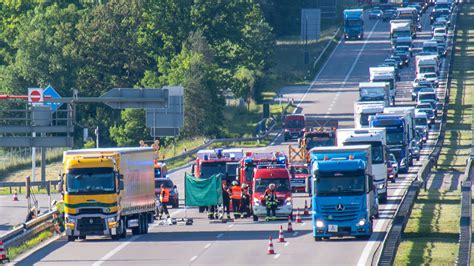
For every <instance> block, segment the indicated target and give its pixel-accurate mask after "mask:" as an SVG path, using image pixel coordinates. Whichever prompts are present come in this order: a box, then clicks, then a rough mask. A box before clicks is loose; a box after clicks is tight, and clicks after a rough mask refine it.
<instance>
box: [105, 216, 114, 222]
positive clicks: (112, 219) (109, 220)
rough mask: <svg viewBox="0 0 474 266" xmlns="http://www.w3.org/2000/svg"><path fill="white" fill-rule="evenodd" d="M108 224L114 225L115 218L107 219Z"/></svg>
mask: <svg viewBox="0 0 474 266" xmlns="http://www.w3.org/2000/svg"><path fill="white" fill-rule="evenodd" d="M107 222H108V223H113V222H115V217H109V218H107Z"/></svg>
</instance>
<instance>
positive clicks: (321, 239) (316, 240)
mask: <svg viewBox="0 0 474 266" xmlns="http://www.w3.org/2000/svg"><path fill="white" fill-rule="evenodd" d="M314 241H315V242H318V241H323V238H322V237H319V236H315V237H314Z"/></svg>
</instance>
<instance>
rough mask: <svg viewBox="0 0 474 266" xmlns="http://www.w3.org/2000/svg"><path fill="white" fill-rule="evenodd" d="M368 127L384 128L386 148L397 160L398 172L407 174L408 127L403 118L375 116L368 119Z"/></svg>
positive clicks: (408, 153) (408, 155)
mask: <svg viewBox="0 0 474 266" xmlns="http://www.w3.org/2000/svg"><path fill="white" fill-rule="evenodd" d="M369 126H370V127H374V128H385V129H386V132H387V147H388V149H389V151H390V153H393V154H394V155H395V157H396V159H397V162H398V167H399V171H400V172H403V173H407V172H408V167H409V166H410V152H409V148H410V147H409V146H410V145H409V144H410V134H409V130H410V129H409V125H408V123H407V121H406V120H405V119H404V117H403V116H399V115H389V114H377V115H375V116H370V117H369Z"/></svg>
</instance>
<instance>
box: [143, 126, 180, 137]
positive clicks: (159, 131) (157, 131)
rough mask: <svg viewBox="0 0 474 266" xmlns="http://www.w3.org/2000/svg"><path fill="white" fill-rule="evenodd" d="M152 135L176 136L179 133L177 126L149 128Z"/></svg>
mask: <svg viewBox="0 0 474 266" xmlns="http://www.w3.org/2000/svg"><path fill="white" fill-rule="evenodd" d="M150 135H151V136H152V137H176V136H178V135H179V128H150Z"/></svg>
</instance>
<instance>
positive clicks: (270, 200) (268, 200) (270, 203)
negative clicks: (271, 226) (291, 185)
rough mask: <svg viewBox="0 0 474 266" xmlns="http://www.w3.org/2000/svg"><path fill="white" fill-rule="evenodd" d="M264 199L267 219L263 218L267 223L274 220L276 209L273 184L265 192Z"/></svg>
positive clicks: (276, 201) (276, 200)
mask: <svg viewBox="0 0 474 266" xmlns="http://www.w3.org/2000/svg"><path fill="white" fill-rule="evenodd" d="M264 199H265V205H266V207H267V217H266V218H265V220H266V221H269V220H270V219H272V220H275V219H276V209H277V204H278V199H277V195H276V191H275V184H270V185H269V186H268V188H267V189H266V190H265V194H264ZM270 212H271V215H272V216H271V218H270Z"/></svg>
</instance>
